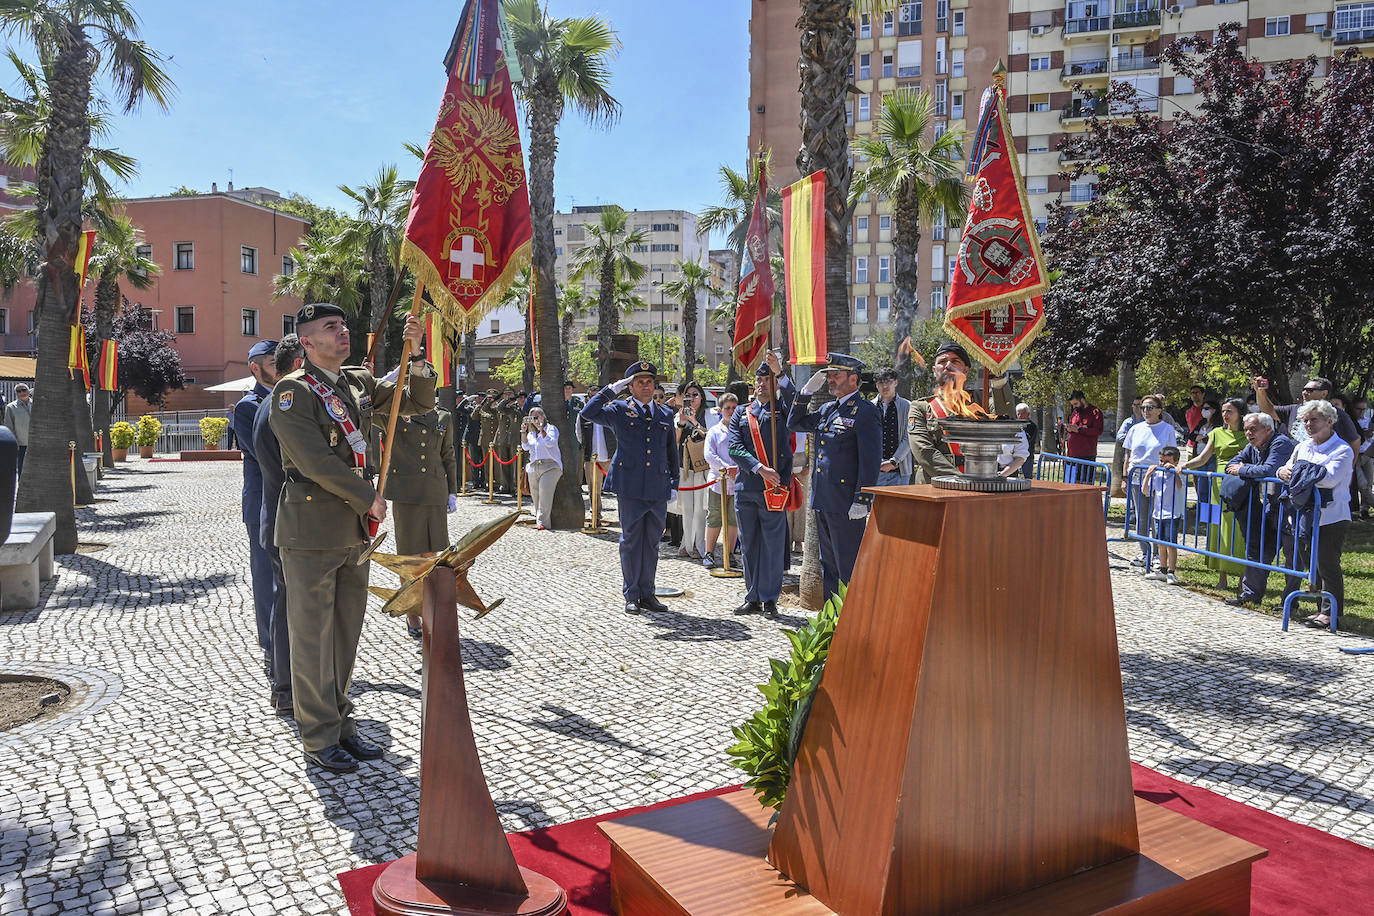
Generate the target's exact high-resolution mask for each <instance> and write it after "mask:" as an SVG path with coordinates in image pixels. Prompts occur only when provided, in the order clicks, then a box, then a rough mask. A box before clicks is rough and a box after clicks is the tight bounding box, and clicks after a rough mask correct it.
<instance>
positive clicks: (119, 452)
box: [110, 448, 129, 461]
mask: <svg viewBox="0 0 1374 916" xmlns="http://www.w3.org/2000/svg"><path fill="white" fill-rule="evenodd" d="M110 451H111V452H113V453H114V460H115V461H128V460H129V450H128V449H127V448H112V449H110Z"/></svg>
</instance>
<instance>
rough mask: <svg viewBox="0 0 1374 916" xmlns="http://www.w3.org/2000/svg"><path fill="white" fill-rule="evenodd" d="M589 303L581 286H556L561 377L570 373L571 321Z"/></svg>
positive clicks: (583, 313)
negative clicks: (561, 355)
mask: <svg viewBox="0 0 1374 916" xmlns="http://www.w3.org/2000/svg"><path fill="white" fill-rule="evenodd" d="M590 307H591V303H590V302H588V301H587V294H586V293H585V292H584V291H583V289H582V287H581V286H575V285H573V284H571V283H570V284H568V285H566V286H560V287H559V288H558V320H559V344H560V346H559V352H560V353H562V354H563V378H565V379H566V378H568V376H569V375H570V374H571V373H572V347H573V340H572V333H573V322H575V321H576V320H577V319H578V318H580V317H582V316H583V315H585V314H587V309H588V308H590Z"/></svg>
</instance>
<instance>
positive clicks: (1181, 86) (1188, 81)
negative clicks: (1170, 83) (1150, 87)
mask: <svg viewBox="0 0 1374 916" xmlns="http://www.w3.org/2000/svg"><path fill="white" fill-rule="evenodd" d="M1195 91H1196V90H1195V89H1194V87H1193V80H1192V77H1188V76H1176V77H1174V95H1192V94H1193V93H1194V92H1195Z"/></svg>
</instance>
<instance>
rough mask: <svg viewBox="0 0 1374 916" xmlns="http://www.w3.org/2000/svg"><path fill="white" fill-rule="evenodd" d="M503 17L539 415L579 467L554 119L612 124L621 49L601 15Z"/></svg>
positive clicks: (533, 3)
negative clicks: (516, 103)
mask: <svg viewBox="0 0 1374 916" xmlns="http://www.w3.org/2000/svg"><path fill="white" fill-rule="evenodd" d="M505 9H506V19H507V21H508V23H509V24H510V30H511V38H512V40H513V41H514V43H515V50H516V54H517V56H518V57H519V61H520V69H521V71H522V77H523V79H522V80H521V81H520V82H519V83H518V84H516V86H515V90H516V92H517V94H518V95H519V97H520V99H521V101H522V102H523V103H524V106H525V125H526V129H527V136H528V137H529V159H528V162H529V189H530V219H531V221H532V223H533V229H534V238H533V244H532V248H533V254H532V262H533V268H534V309H535V314H536V316H537V320H538V325H539V334H538V337H539V392H540V395H541V403H542V404H543V407H544V414H545V416H546V417H547V418H548V421H549V422H550V423H552V424H553V425H554V426H556V427H557V428H558V432H559V436H558V439H559V448H560V451H561V452H562V457H563V467H565V468H577V467H581V461H582V459H581V456H580V455H579V454H578V450H577V438H576V436H575V435H574V432H573V418H572V417H570V416H568V414H567V410H566V408H565V406H564V404H563V375H562V369H563V359H562V354H561V353H560V352H559V344H560V342H561V337H560V335H559V324H558V306H557V301H558V300H557V290H556V288H555V286H554V278H553V274H554V244H553V210H554V197H553V174H554V162H555V160H556V159H557V158H558V136H557V131H558V123H559V121H561V120H562V119H563V112H564V110H565V109H566V108H568V107H569V106H571V107H572V109H573V110H574V111H576V112H578V113H579V114H581V115H582V116H583V117H585V118H587V120H589V121H591V122H592V123H593V124H596V125H599V126H610V125H611V124H613V123H615V121H616V120H617V119H618V118H619V117H620V103H619V102H617V101H616V100H615V97H614V96H612V95H611V93H610V79H611V75H610V61H611V58H612V57H613V56H614V55H615V53H616V51H617V50H618V49H619V48H620V40H619V39H618V38H617V37H616V34H615V31H614V30H613V29H612V28H611V27H610V25H609V24H608V23H606V22H605V21H604V20H601V19H598V18H596V17H592V16H588V17H584V18H572V19H556V18H553V17H550V16H549V15H548V10H547V5H546V4H544V3H541V2H540V0H508V2H507V3H506V4H505ZM583 513H584V507H583V503H582V485H581V475H580V474H572V473H568V474H564V475H563V476H562V477H560V478H559V479H558V487H557V489H556V490H555V491H554V500H553V513H552V517H551V519H550V521H551V522H552V524H553V527H554V528H556V529H563V530H569V529H575V528H580V527H581V526H582V522H583V517H584V516H583Z"/></svg>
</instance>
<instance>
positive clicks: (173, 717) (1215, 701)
mask: <svg viewBox="0 0 1374 916" xmlns="http://www.w3.org/2000/svg"><path fill="white" fill-rule="evenodd" d="M239 474H240V469H239V466H238V465H218V464H186V465H181V464H175V463H147V462H136V463H134V464H133V465H131V466H129V467H128V468H127V469H122V470H120V471H117V472H115V473H113V474H111V475H110V476H109V477H107V479H106V482H105V483H104V484H103V485H102V490H101V495H102V496H105V497H112V498H113V499H114V500H115V502H110V503H104V504H100V505H97V506H95V507H93V508H92V509H90V510H86V511H85V512H83V522H82V541H83V542H99V543H102V544H105V545H107V546H105V547H104V548H102V549H95V550H93V551H92V552H89V553H83V554H78V555H75V556H67V557H61V558H59V562H58V566H59V572H58V576H57V577H56V578H55V579H54V580H53V581H52V582H50V583H48V584H47V585H46V586H45V588H44V602H43V604H42V606H41V607H40V608H38V609H37V610H34V611H28V612H8V613H4V614H0V670H3V671H6V672H25V673H27V672H33V673H43V674H50V675H52V676H56V677H59V678H61V679H63V680H65V681H67V682H69V683H72V684H73V686H74V687H76V692H75V700H76V702H75V703H74V710H73V712H72V713H70V714H68V715H65V716H63V717H61V718H59V719H56V720H53V721H49V722H42V723H37V724H36V726H34V727H26V728H20V729H17V730H15V731H12V732H9V733H6V734H0V779H3V785H4V786H5V791H4V792H3V793H0V913H13V912H31V913H34V914H38V916H45V914H52V913H63V914H72V913H129V912H143V913H200V914H211V913H213V914H244V913H251V914H278V913H310V914H315V913H337V912H340V911H342V910H343V901H342V896H341V895H340V893H339V890H338V885H337V883H336V882H335V879H334V875H335V874H336V873H337V872H339V871H342V870H345V869H349V868H354V867H357V866H360V865H364V864H367V863H370V862H376V861H381V860H384V859H390V858H394V857H397V856H400V855H403V854H405V853H408V852H411V851H412V850H413V848H414V843H415V818H416V814H417V809H416V803H417V780H418V756H419V703H418V696H419V693H418V686H419V676H418V669H419V656H418V654H417V651H416V648H415V644H414V642H413V641H412V640H410V639H409V638H407V636H406V634H405V628H404V625H403V623H402V622H401V621H399V620H393V619H390V618H385V617H382V616H381V615H379V614H373V615H369V618H368V621H367V624H366V627H365V629H364V632H363V642H362V647H361V651H360V658H359V663H358V667H357V673H356V679H355V681H354V685H353V686H354V692H355V695H356V701H357V706H358V714H359V718H360V726H361V731H362V733H363V735H364V736H365V737H368V738H370V739H372V740H375V741H377V742H379V743H381V744H383V745H385V746H386V747H387V749H388V754H387V757H386V758H385V759H384V760H383V761H380V762H378V763H372V764H364V765H363V766H362V768H361V769H360V771H359V772H358V773H356V774H353V775H348V776H342V777H328V778H326V777H322V776H320V775H318V774H317V773H315V772H312V771H307V770H306V768H305V767H304V765H303V763H302V760H301V756H300V752H299V750H298V747H297V744H296V741H295V736H294V732H293V729H292V726H291V724H290V722H289V721H284V720H281V719H279V718H277V717H276V716H274V715H273V714H272V713H271V711H270V710H269V708H268V704H267V699H268V697H267V688H266V684H265V682H264V678H263V676H262V671H261V667H260V665H259V663H258V651H257V648H256V646H255V644H254V626H253V623H252V616H253V615H252V610H251V606H250V589H249V582H248V575H247V545H246V540H245V535H244V532H243V527H242V525H241V523H240V522H239V520H238V519H239V514H238V513H239V509H238V490H239ZM499 511H500V507H493V506H484V505H482V504H481V503H480V501H478V500H476V499H465V500H463V501H462V506H461V509H460V511H459V513H458V514H457V515H454V516H451V519H452V523H453V528H454V530H455V532H461V531H462V530H464V529H465V528H466V527H467V526H468V525H470V524H471V523H473V522H474V521H476V520H479V519H483V518H490V517H493V516H494V515H495V514H496V513H497V512H499ZM1115 553H1116V554H1117V555H1118V557H1117V558H1116V559H1114V560H1113V566H1114V567H1115V568H1116V571H1115V572H1114V573H1113V577H1114V584H1115V591H1116V600H1117V617H1118V621H1119V630H1120V634H1121V652H1122V667H1123V672H1124V675H1125V686H1126V697H1127V706H1128V711H1129V719H1130V733H1131V750H1132V756H1133V757H1134V759H1136V760H1138V761H1140V762H1141V763H1144V764H1146V765H1148V766H1151V767H1154V768H1156V769H1159V770H1162V771H1163V772H1165V773H1168V774H1171V775H1174V776H1178V777H1180V778H1182V779H1184V780H1187V781H1189V782H1192V783H1196V784H1200V785H1204V786H1206V787H1208V788H1211V789H1214V790H1216V791H1218V792H1221V793H1222V794H1224V795H1228V796H1230V797H1232V798H1235V799H1238V800H1240V801H1244V802H1246V803H1248V804H1251V805H1255V806H1257V807H1260V808H1264V809H1267V810H1271V811H1274V812H1276V813H1279V814H1282V815H1284V816H1285V817H1290V818H1292V819H1294V820H1298V821H1302V822H1305V823H1310V824H1313V825H1315V826H1318V827H1321V828H1323V829H1326V830H1329V831H1331V832H1333V833H1336V834H1338V835H1340V836H1344V837H1349V838H1351V839H1354V840H1356V841H1357V842H1362V843H1365V844H1367V845H1370V844H1374V839H1372V836H1374V830H1371V817H1374V804H1371V801H1370V798H1371V793H1374V759H1371V758H1370V756H1369V755H1368V750H1369V748H1370V747H1371V743H1372V741H1371V739H1372V738H1374V735H1372V734H1371V722H1374V712H1372V711H1371V710H1374V703H1371V700H1374V687H1372V686H1371V679H1370V677H1369V672H1370V667H1369V666H1370V665H1371V664H1374V662H1371V661H1370V660H1369V658H1368V657H1367V656H1364V657H1361V656H1348V655H1345V654H1343V653H1340V652H1338V651H1336V647H1337V646H1338V645H1350V644H1354V643H1361V641H1360V640H1356V639H1346V638H1344V637H1332V636H1327V635H1323V634H1320V633H1316V632H1312V631H1307V630H1295V631H1294V632H1290V633H1288V634H1283V633H1281V632H1280V631H1279V627H1278V623H1277V622H1276V621H1275V620H1274V619H1272V618H1268V617H1262V616H1259V615H1257V614H1253V613H1236V612H1233V611H1232V610H1230V609H1229V608H1226V607H1224V606H1222V605H1220V604H1217V603H1216V602H1213V601H1210V600H1207V599H1204V598H1200V597H1196V596H1192V595H1190V594H1189V593H1187V592H1184V591H1182V590H1180V589H1177V588H1168V587H1165V586H1160V587H1154V583H1147V582H1144V581H1142V580H1141V579H1140V578H1139V577H1138V576H1136V575H1134V574H1132V573H1131V572H1130V571H1129V570H1128V569H1127V568H1126V564H1125V562H1124V558H1125V557H1126V556H1127V552H1126V551H1125V550H1124V549H1119V550H1117V551H1116V552H1115ZM616 564H617V559H616V548H615V544H614V543H613V540H612V539H611V537H610V536H607V537H604V538H601V539H593V538H588V537H587V536H585V535H582V534H573V533H555V532H536V531H533V530H530V529H527V528H517V529H515V530H514V531H512V532H511V533H510V534H509V535H508V536H507V537H506V538H505V539H504V540H502V541H501V542H500V543H499V544H497V545H496V547H494V548H493V549H492V550H490V551H489V552H488V553H487V554H486V555H485V556H484V557H483V558H482V559H481V560H480V561H479V562H478V565H477V566H476V568H475V569H474V572H473V575H472V580H473V582H474V584H475V585H476V586H477V588H478V591H479V592H480V593H481V594H482V595H483V596H485V597H487V598H489V599H494V598H496V597H500V596H505V597H506V599H507V600H506V604H505V605H504V606H502V607H501V608H500V609H498V610H497V611H496V612H495V613H493V614H492V615H491V616H490V617H488V618H486V619H484V620H482V621H479V622H466V623H464V624H463V631H464V634H465V650H466V653H467V659H468V668H469V670H468V675H467V677H468V692H469V698H470V701H471V706H472V712H473V722H474V725H475V728H476V731H477V740H478V744H479V746H480V748H481V749H482V755H483V763H484V766H485V768H486V774H487V778H488V781H489V783H490V785H491V789H492V796H493V798H494V799H495V800H496V803H497V806H498V807H499V809H500V811H501V814H502V818H503V820H504V822H505V824H506V826H507V828H508V829H511V830H520V829H527V828H530V827H536V826H543V825H547V824H551V823H559V822H563V821H568V820H571V819H574V818H577V817H583V816H586V815H591V814H596V813H600V812H605V811H608V810H614V809H618V808H622V807H625V806H628V805H632V804H640V803H645V802H652V801H658V800H661V799H666V798H671V797H674V796H678V795H682V794H685V793H688V792H693V791H697V790H701V789H707V788H712V787H717V786H724V785H729V784H732V783H735V782H738V781H739V779H740V774H739V773H738V772H737V771H735V770H732V769H731V768H730V766H729V765H728V763H727V762H726V759H725V755H724V748H725V747H726V746H727V745H728V744H729V741H730V739H729V727H730V726H731V725H732V724H734V723H736V722H738V721H740V720H741V719H743V718H744V717H745V716H746V715H747V714H748V713H749V712H750V711H751V709H752V708H753V707H754V706H755V705H756V702H757V698H758V695H757V693H756V692H755V691H754V690H753V688H752V686H751V685H753V684H755V683H757V682H758V681H760V680H762V679H763V677H764V675H765V673H766V667H767V666H766V659H767V658H768V657H770V656H776V655H780V654H782V653H783V652H784V651H785V646H786V641H785V639H784V638H783V637H782V636H781V635H780V632H779V631H780V627H779V625H778V624H777V623H772V622H768V621H765V620H763V619H761V618H753V617H750V618H743V619H741V618H736V617H733V616H731V615H730V613H729V610H728V609H729V608H731V607H733V606H734V605H735V604H736V603H738V600H739V597H738V596H739V594H740V587H739V583H738V580H726V579H713V578H711V577H709V576H707V575H705V573H704V571H703V570H702V569H701V568H700V566H699V565H696V564H693V563H688V562H686V561H677V560H665V561H664V563H663V564H662V565H661V567H660V570H661V574H660V584H671V585H676V586H680V587H682V588H684V589H686V590H687V593H686V595H685V596H684V597H682V598H680V599H676V600H673V601H672V602H671V604H672V612H671V613H669V614H665V615H658V616H649V615H646V616H644V617H636V618H631V617H627V616H626V615H625V614H624V613H623V612H621V611H620V609H619V607H618V603H619V586H618V575H617V572H618V570H617V566H616ZM373 576H374V581H376V582H377V583H379V584H384V583H385V581H386V580H387V579H388V578H389V576H388V574H387V573H385V572H384V571H383V570H380V569H378V568H376V567H374V573H373ZM801 621H802V617H801V616H800V615H792V616H790V617H787V616H785V620H784V622H787V623H790V624H792V625H797V624H798V623H800V622H801ZM1361 644H1363V643H1361Z"/></svg>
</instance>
